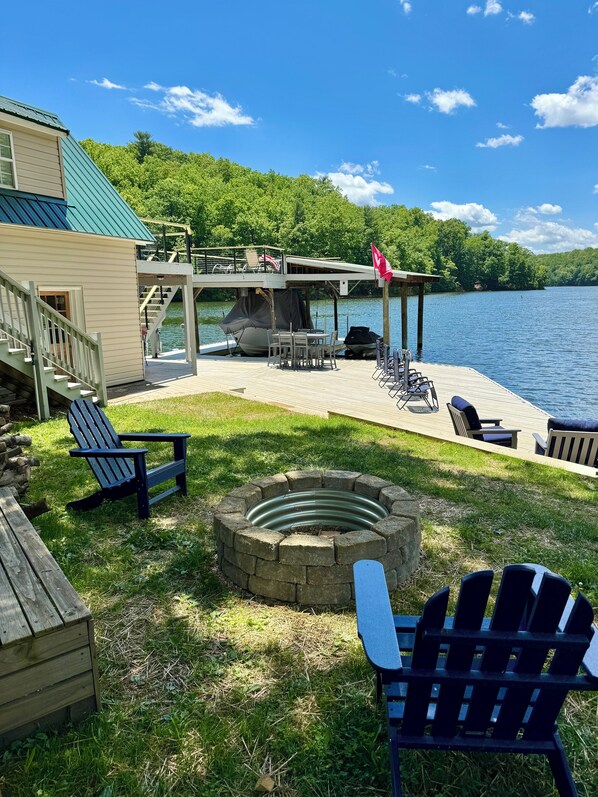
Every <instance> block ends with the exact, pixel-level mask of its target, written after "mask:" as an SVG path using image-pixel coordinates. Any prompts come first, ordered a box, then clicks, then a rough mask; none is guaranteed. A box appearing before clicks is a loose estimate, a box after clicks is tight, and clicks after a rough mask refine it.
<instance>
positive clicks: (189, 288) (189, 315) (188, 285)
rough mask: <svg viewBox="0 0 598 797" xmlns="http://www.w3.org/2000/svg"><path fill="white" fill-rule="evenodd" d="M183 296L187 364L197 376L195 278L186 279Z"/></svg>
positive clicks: (187, 277) (190, 276) (189, 276)
mask: <svg viewBox="0 0 598 797" xmlns="http://www.w3.org/2000/svg"><path fill="white" fill-rule="evenodd" d="M182 294H183V317H184V319H185V353H186V357H187V362H188V363H189V364H190V365H191V373H192V374H193V376H197V353H196V352H195V345H194V344H195V321H194V320H193V315H194V314H195V318H197V311H196V308H195V301H194V299H193V277H192V275H191V274H189V275H188V276H186V277H185V282H184V284H183V285H182Z"/></svg>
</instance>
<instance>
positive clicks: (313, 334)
mask: <svg viewBox="0 0 598 797" xmlns="http://www.w3.org/2000/svg"><path fill="white" fill-rule="evenodd" d="M281 336H282V340H281ZM286 336H289V337H290V354H291V359H290V365H291V367H292V368H297V367H298V365H299V362H298V358H297V357H296V355H295V341H296V339H297V336H300V337H301V339H304V338H305V339H307V345H308V348H309V349H312V347H313V348H316V347H317V346H322V345H324V344H325V343H326V340H327V337H328V336H327V334H326V332H324V330H322V329H310V330H305V331H303V330H296V331H294V332H282V333H281V332H279V333H278V335H277V336H276V337H277V338H278V340H279V342H281V343H283V341H284V338H285V337H286ZM283 345H284V343H283ZM308 359H311V358H309V357H308ZM279 365H280V366H281V367H283V366H284V361H283V357H282V355H281V357H280V360H279ZM322 366H323V361H322V358H318V367H320V368H321V367H322Z"/></svg>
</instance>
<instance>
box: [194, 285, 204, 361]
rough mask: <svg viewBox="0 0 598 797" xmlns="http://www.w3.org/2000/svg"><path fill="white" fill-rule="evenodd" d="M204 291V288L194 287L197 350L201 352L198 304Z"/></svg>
mask: <svg viewBox="0 0 598 797" xmlns="http://www.w3.org/2000/svg"><path fill="white" fill-rule="evenodd" d="M202 291H203V288H194V289H193V310H194V313H193V318H194V320H195V351H196V352H197V353H198V354H199V351H200V347H201V341H200V339H199V308H198V306H197V299H198V297H199V294H200V293H201V292H202Z"/></svg>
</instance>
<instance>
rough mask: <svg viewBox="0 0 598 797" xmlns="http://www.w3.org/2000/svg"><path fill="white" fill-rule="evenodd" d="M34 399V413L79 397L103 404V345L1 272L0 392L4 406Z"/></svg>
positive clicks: (41, 413)
mask: <svg viewBox="0 0 598 797" xmlns="http://www.w3.org/2000/svg"><path fill="white" fill-rule="evenodd" d="M27 393H29V394H33V395H34V396H35V402H36V405H37V410H38V415H39V417H40V418H41V419H46V418H49V417H50V403H51V402H52V403H61V404H69V403H70V402H71V401H73V400H75V399H77V398H92V399H95V400H97V401H99V402H100V403H101V404H105V403H106V402H107V397H106V382H105V377H104V367H103V357H102V344H101V339H100V336H99V333H98V334H96V335H89V334H87V333H86V332H84V331H83V330H82V329H80V328H79V327H78V326H76V325H75V324H73V322H72V321H69V320H68V319H66V318H64V317H63V316H62V315H61V314H60V313H57V312H56V310H54V309H53V308H52V307H50V305H48V304H47V303H46V302H44V301H43V300H42V299H40V298H39V296H37V294H36V290H35V285H34V284H33V283H29V284H28V287H24V286H23V285H22V284H21V283H19V282H17V281H15V280H13V279H12V278H11V277H9V276H8V275H7V274H5V273H4V272H2V271H0V394H2V395H3V396H4V397H5V399H6V403H13V404H14V403H21V402H20V398H22V396H23V395H26V394H27Z"/></svg>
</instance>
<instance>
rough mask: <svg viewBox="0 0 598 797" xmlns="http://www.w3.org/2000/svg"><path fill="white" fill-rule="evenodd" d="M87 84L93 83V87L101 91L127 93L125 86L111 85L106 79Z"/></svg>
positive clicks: (90, 81) (91, 81)
mask: <svg viewBox="0 0 598 797" xmlns="http://www.w3.org/2000/svg"><path fill="white" fill-rule="evenodd" d="M87 82H88V83H93V85H94V86H99V87H100V88H101V89H121V91H127V87H126V86H119V84H118V83H113V82H112V81H111V80H108V78H107V77H105V78H102V79H101V80H88V81H87Z"/></svg>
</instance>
